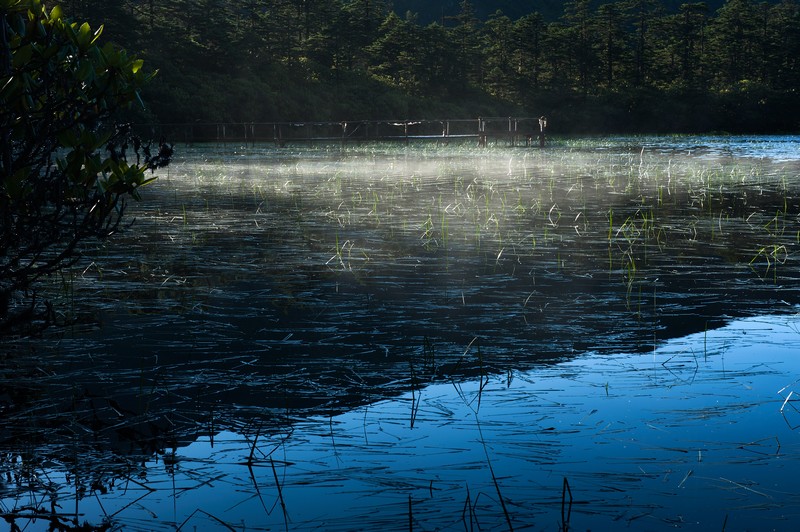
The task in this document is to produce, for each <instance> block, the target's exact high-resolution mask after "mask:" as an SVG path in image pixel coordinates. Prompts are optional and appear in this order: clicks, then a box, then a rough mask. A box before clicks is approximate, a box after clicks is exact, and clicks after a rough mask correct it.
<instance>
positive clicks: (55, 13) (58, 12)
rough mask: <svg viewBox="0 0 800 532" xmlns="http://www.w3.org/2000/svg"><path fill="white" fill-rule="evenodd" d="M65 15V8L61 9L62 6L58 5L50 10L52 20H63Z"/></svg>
mask: <svg viewBox="0 0 800 532" xmlns="http://www.w3.org/2000/svg"><path fill="white" fill-rule="evenodd" d="M63 16H64V10H63V9H61V6H58V5H57V6H55V7H54V8H53V9H52V10H51V11H50V20H61V18H62V17H63Z"/></svg>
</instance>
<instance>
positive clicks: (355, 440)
mask: <svg viewBox="0 0 800 532" xmlns="http://www.w3.org/2000/svg"><path fill="white" fill-rule="evenodd" d="M798 327H800V320H799V319H798V316H797V315H791V316H772V317H769V316H767V317H760V318H751V319H745V320H739V321H736V322H734V323H732V324H730V325H728V326H726V327H724V328H721V329H718V330H713V331H708V332H707V333H702V334H696V335H691V336H688V337H684V338H680V339H675V340H671V341H669V342H667V343H665V345H663V346H661V347H659V348H658V349H657V350H655V351H654V352H651V353H646V354H624V353H620V354H617V355H615V356H611V357H610V356H604V355H600V354H594V353H588V354H586V355H584V356H581V357H578V358H575V359H572V360H569V361H564V362H561V363H558V364H555V365H552V366H548V367H542V368H539V369H537V370H536V371H530V372H521V373H517V372H512V373H511V374H509V375H505V376H492V377H487V378H481V379H476V380H467V381H453V382H449V383H442V384H434V385H430V386H427V387H425V388H424V389H418V390H415V391H414V392H413V393H407V394H405V395H403V396H401V397H398V398H396V399H393V400H386V401H380V402H378V403H375V404H371V405H367V406H363V407H361V408H357V409H354V410H352V411H349V412H347V413H343V414H339V415H335V416H312V417H309V418H304V419H297V420H295V421H294V423H292V425H291V427H286V429H285V430H284V431H275V430H272V429H269V428H267V427H266V426H265V427H264V428H263V430H261V428H259V427H255V426H251V427H249V428H248V429H246V431H245V432H236V431H232V430H223V431H215V432H213V433H211V434H206V435H203V436H200V437H198V439H197V440H196V441H194V442H192V443H190V444H188V445H183V444H181V445H178V446H176V447H175V448H173V449H166V450H164V452H163V454H158V455H155V456H150V457H148V456H146V455H145V456H144V457H143V458H142V461H141V462H136V461H135V459H134V457H132V456H131V458H130V461H129V462H128V463H127V466H126V467H127V469H126V470H125V471H123V470H122V468H121V466H120V464H118V465H117V467H116V468H112V467H111V464H110V463H108V462H107V461H106V457H103V456H102V455H101V456H99V457H98V456H97V455H95V454H93V452H91V451H88V454H87V457H86V458H84V461H81V462H79V463H73V464H71V465H70V463H69V462H66V461H64V462H53V461H49V462H46V463H37V462H35V457H31V458H28V457H26V458H24V459H23V458H20V457H13V456H8V457H7V459H6V460H5V461H4V463H3V465H2V468H3V477H4V478H5V483H4V485H3V487H2V493H3V498H2V505H3V512H4V514H5V515H6V518H7V519H10V518H15V519H14V520H15V522H16V523H17V524H22V523H24V522H27V519H25V518H24V516H31V515H33V514H34V513H35V512H37V511H39V510H40V509H41V510H44V511H45V512H49V511H50V510H51V508H60V510H58V511H60V513H61V515H70V514H72V513H75V514H78V515H79V518H80V519H81V520H83V519H86V520H88V521H90V522H94V523H101V522H103V520H108V521H109V522H111V523H114V526H122V525H124V527H125V529H126V530H136V529H148V530H149V529H164V530H166V529H174V528H175V527H178V528H179V529H182V530H191V529H195V528H197V529H226V528H233V529H237V530H245V529H248V530H250V529H263V528H280V529H282V528H289V529H292V530H306V529H319V528H323V529H326V530H352V529H353V527H354V524H357V525H356V527H357V528H359V529H363V530H378V529H381V528H386V527H389V528H390V529H397V528H400V527H401V526H402V527H403V528H405V527H406V526H408V527H413V528H415V529H417V528H419V529H433V528H436V529H459V530H460V529H463V528H465V527H466V528H467V529H469V528H471V527H480V528H482V529H486V528H501V529H502V528H505V527H506V526H507V520H510V522H511V523H512V525H513V526H514V527H515V528H522V527H523V526H525V525H528V526H534V527H535V528H556V527H557V526H558V523H559V522H560V521H561V519H562V517H561V516H562V512H565V513H564V514H563V515H565V516H566V515H568V516H569V524H570V526H571V527H573V528H575V529H588V528H609V527H615V526H630V527H633V528H635V529H647V530H659V529H668V528H673V527H675V526H680V527H684V526H688V527H697V526H700V527H703V528H711V529H715V528H718V527H719V528H721V527H722V526H723V524H724V523H725V522H726V521H727V523H728V524H729V526H730V524H732V523H735V524H736V527H737V528H742V529H765V528H770V529H772V528H775V529H781V528H785V527H787V526H788V525H789V523H791V522H792V521H793V519H795V518H796V513H797V511H798V508H800V507H798V505H797V500H796V495H795V491H796V490H794V487H793V486H794V478H796V476H797V475H798V474H800V460H798V459H799V458H800V452H798V450H799V449H800V441H798V432H797V429H798V425H800V403H798V402H797V401H798V400H799V399H798V396H797V393H800V384H798V375H800V360H798V357H797V355H798V353H800V329H798ZM68 449H69V446H67V447H66V448H65V451H66V450H68ZM89 457H91V458H92V459H93V460H98V459H99V462H96V463H95V464H94V465H91V464H90V463H88V462H87V461H85V460H86V459H87V458H89ZM28 460H34V461H32V462H28ZM90 472H91V473H90ZM90 474H93V475H95V476H94V477H93V479H92V483H91V485H88V484H86V485H84V486H83V487H82V488H81V489H76V488H75V486H76V485H78V484H79V483H80V482H81V479H80V476H82V475H90ZM565 478H566V479H567V482H568V485H569V488H570V491H571V495H572V500H571V507H570V499H569V495H565V493H566V492H564V479H565ZM84 482H85V480H84ZM76 498H77V501H76ZM501 498H502V501H503V504H501V503H500V501H501ZM55 501H57V503H58V506H52V504H53V503H54V502H55ZM563 505H566V506H565V507H563V508H562V506H563ZM504 506H505V509H504ZM506 514H507V515H506ZM47 526H49V524H48V523H47V522H46V521H42V520H41V519H39V520H38V521H37V522H36V523H35V526H33V527H29V528H27V529H28V530H32V529H33V530H36V529H44V528H47Z"/></svg>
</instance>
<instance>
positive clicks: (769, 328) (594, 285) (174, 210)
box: [0, 137, 800, 530]
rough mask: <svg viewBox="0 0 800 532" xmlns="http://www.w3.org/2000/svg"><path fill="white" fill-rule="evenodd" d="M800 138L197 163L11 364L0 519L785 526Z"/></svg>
mask: <svg viewBox="0 0 800 532" xmlns="http://www.w3.org/2000/svg"><path fill="white" fill-rule="evenodd" d="M797 141H798V139H797V138H796V137H754V138H744V137H733V138H730V137H718V138H714V137H669V138H665V137H657V138H649V137H648V138H640V137H635V138H633V137H632V138H622V137H615V138H610V139H581V140H571V141H562V142H560V143H559V142H556V143H555V144H554V146H552V147H551V148H548V149H547V150H544V151H539V150H529V149H522V148H505V147H502V146H496V147H492V148H490V149H488V150H474V149H472V148H471V147H466V146H433V145H429V144H428V145H420V146H411V147H409V148H405V147H403V148H397V147H393V146H377V145H373V146H358V147H349V148H346V149H344V150H342V149H341V148H340V147H332V148H320V147H316V148H303V149H297V150H293V149H283V150H279V149H274V148H272V147H252V146H250V147H236V146H230V145H228V146H202V147H187V148H184V149H182V150H181V151H180V152H179V154H180V156H179V158H178V160H176V162H175V164H174V165H173V166H172V167H171V168H170V169H169V171H168V172H165V173H164V174H163V175H162V176H161V178H160V179H159V180H158V181H157V182H156V184H154V185H153V187H152V188H151V189H150V190H148V191H147V193H146V194H144V196H145V198H144V201H143V202H142V204H140V205H133V206H131V209H130V211H129V212H130V214H131V215H132V216H135V217H136V220H137V221H136V224H135V225H134V226H133V228H132V229H131V230H130V231H127V232H126V233H124V234H121V235H118V238H116V239H114V240H113V241H112V242H110V243H109V244H108V245H106V246H103V247H99V248H97V249H90V250H87V257H88V260H87V261H86V263H84V264H83V265H82V266H81V269H80V270H78V271H76V272H75V273H76V275H75V278H74V279H73V280H71V281H70V282H69V283H66V285H65V286H67V289H64V288H63V286H62V288H61V290H60V291H59V292H57V293H56V297H58V298H61V303H62V306H61V308H64V307H66V308H68V309H69V312H72V313H74V314H75V315H84V314H85V313H89V312H90V311H91V313H92V315H93V316H97V318H98V320H97V321H96V322H95V321H92V322H91V323H88V324H87V325H81V326H76V327H73V328H71V329H70V330H69V331H67V332H66V333H63V332H62V333H61V334H60V335H58V336H56V337H52V338H43V339H37V340H36V341H32V342H29V343H26V344H25V345H22V346H20V349H22V350H23V352H24V353H25V354H24V355H23V354H20V353H19V352H17V354H14V355H9V356H8V357H7V361H8V363H7V364H6V366H5V368H4V372H3V376H2V379H3V380H2V386H3V387H4V390H5V391H4V392H3V394H2V397H1V398H0V408H1V409H2V412H3V421H2V429H3V434H4V436H3V437H2V439H0V446H1V447H2V451H3V458H2V461H0V468H2V473H3V479H2V483H1V484H0V512H2V513H3V514H4V517H5V518H6V520H7V521H10V522H13V523H15V524H17V525H19V526H21V527H23V528H25V527H27V528H25V529H27V530H39V529H47V528H48V527H50V526H54V523H59V524H61V523H64V524H73V525H74V523H75V522H79V523H82V522H84V521H87V522H89V523H90V524H92V525H93V526H101V525H103V524H105V526H108V527H109V528H111V529H124V530H137V529H141V530H151V529H176V528H178V529H181V530H193V529H198V530H205V529H223V530H225V529H231V528H232V529H236V530H243V529H292V530H296V529H325V530H328V529H333V530H352V529H364V530H376V529H387V528H388V529H426V530H428V529H458V530H462V529H468V530H470V529H508V528H512V527H513V528H515V529H523V528H526V527H530V528H533V529H546V530H550V529H558V528H559V527H562V528H566V527H569V528H573V529H588V528H591V529H616V528H619V527H630V528H633V529H641V530H659V529H667V528H675V527H679V528H691V529H703V530H705V529H708V528H711V529H723V528H726V529H758V530H763V529H777V530H784V529H791V528H792V525H793V523H795V522H796V519H797V514H798V512H799V511H800V506H799V505H798V501H797V496H796V495H795V490H794V486H793V481H794V479H795V478H797V475H798V472H800V471H798V460H799V459H800V448H799V447H798V443H800V442H798V437H799V436H798V434H799V433H798V430H800V429H798V427H800V411H798V408H800V403H797V402H796V400H797V395H796V394H797V393H800V384H798V383H800V367H799V366H798V356H800V332H799V329H798V327H800V321H798V315H797V309H798V307H797V305H798V304H800V294H798V288H799V287H800V285H799V284H798V273H800V268H799V267H798V264H796V262H797V259H796V253H797V248H798V240H800V232H798V231H800V226H799V225H798V214H799V213H800V173H799V172H798V170H799V169H800V161H799V160H798V159H800V157H799V156H798V150H797ZM34 517H35V519H34Z"/></svg>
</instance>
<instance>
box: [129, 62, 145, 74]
mask: <svg viewBox="0 0 800 532" xmlns="http://www.w3.org/2000/svg"><path fill="white" fill-rule="evenodd" d="M142 65H144V59H137V60H135V61H134V62H133V63H132V64H131V72H133V73H134V74H136V73H137V72H139V70H141V69H142Z"/></svg>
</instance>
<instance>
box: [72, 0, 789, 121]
mask: <svg viewBox="0 0 800 532" xmlns="http://www.w3.org/2000/svg"><path fill="white" fill-rule="evenodd" d="M114 5H115V6H116V7H114V8H112V7H111V6H110V5H109V3H108V2H103V1H101V0H65V6H66V8H67V9H68V10H69V12H70V13H71V14H73V16H78V17H80V18H89V19H91V18H93V17H94V18H95V20H97V21H98V22H100V21H102V22H104V23H106V24H107V26H108V27H109V28H110V31H111V32H113V37H114V38H115V39H117V40H118V41H119V42H120V44H122V45H124V46H125V47H127V48H128V49H135V50H137V52H138V53H140V54H141V55H142V56H143V57H145V58H147V60H148V61H149V62H150V63H152V64H154V65H155V66H157V67H162V70H163V75H162V76H159V78H160V79H159V80H158V82H157V83H155V84H153V86H152V87H151V88H149V89H145V95H146V94H147V92H146V91H148V90H152V91H154V94H156V95H157V96H158V97H157V98H148V100H149V101H152V102H153V112H154V115H155V118H156V120H157V121H160V122H161V123H170V122H194V121H197V120H199V121H217V122H219V121H240V120H248V121H249V120H253V121H273V120H314V119H326V120H327V119H331V120H340V119H347V120H357V119H385V118H387V117H392V118H411V119H413V118H431V116H421V115H420V113H421V112H422V111H423V110H425V111H426V112H431V113H433V114H440V115H444V114H446V113H451V112H454V111H455V112H457V114H459V115H461V116H465V117H474V116H477V115H478V114H479V113H485V112H488V113H493V114H495V115H500V116H505V115H507V114H510V113H517V112H520V111H521V110H522V112H525V113H528V114H530V115H533V116H539V115H542V114H546V115H548V116H550V117H551V118H552V119H551V121H550V124H551V130H552V131H554V132H557V131H559V130H560V131H597V132H619V131H641V130H649V131H654V132H657V131H686V132H692V131H698V128H699V127H701V124H702V128H703V129H708V128H710V129H716V130H728V131H745V130H747V131H759V132H764V131H776V130H796V128H797V126H798V124H800V95H798V93H797V91H796V87H797V86H798V85H800V62H799V61H800V60H798V57H800V37H798V35H800V5H799V4H798V0H780V1H778V0H772V1H770V2H766V3H761V2H759V1H757V0H713V1H709V2H681V0H611V1H609V0H604V1H589V0H572V1H570V2H559V1H555V0H547V1H542V2H536V3H533V4H531V3H524V2H510V1H500V0H471V1H470V0H448V1H447V2H440V3H430V2H412V1H405V2H399V1H396V2H388V1H385V0H332V1H330V2H319V1H312V0H306V1H303V2H298V1H292V0H191V1H190V0H172V1H170V2H166V1H164V0H148V2H141V1H138V0H121V1H120V2H118V3H114ZM391 5H394V6H395V8H397V11H393V10H392V9H391ZM398 6H402V9H401V8H400V7H398ZM498 8H502V9H503V10H505V12H504V11H499V10H498ZM407 9H410V10H411V11H406V10H407ZM535 9H539V10H541V12H536V11H535ZM415 10H418V11H420V12H421V14H420V15H419V16H418V15H417V14H416V13H415V12H414V11H415ZM559 10H560V13H559ZM642 95H646V96H647V98H642ZM765 98H766V99H765ZM732 100H735V102H732ZM644 101H648V102H655V103H656V104H657V105H658V107H659V110H660V111H662V112H660V113H658V114H656V113H653V112H652V110H651V109H646V108H644V107H643V106H642V105H641V104H642V102H644ZM399 102H402V105H398V103H399ZM692 102H703V105H702V106H700V107H699V108H698V107H696V106H694V105H693V104H692V105H688V104H687V103H692ZM778 102H780V105H781V109H782V112H780V113H777V114H774V115H761V116H760V120H756V121H751V120H743V119H742V117H744V116H748V117H751V116H758V115H759V114H760V113H762V112H763V111H764V110H765V109H772V108H775V106H776V105H777V104H778ZM734 103H735V106H734V107H735V108H736V109H738V110H740V111H742V113H743V114H742V115H734V114H732V113H731V112H730V111H731V109H732V107H731V105H732V104H734ZM384 104H385V105H384ZM398 109H400V110H403V109H407V110H408V111H406V112H407V113H408V114H407V115H406V116H396V115H394V114H393V113H394V112H396V111H397V110H398ZM698 109H700V110H701V111H705V113H704V116H703V117H698V116H696V115H695V112H696V111H697V110H698ZM640 111H641V112H643V113H644V114H640ZM675 128H677V129H675Z"/></svg>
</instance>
